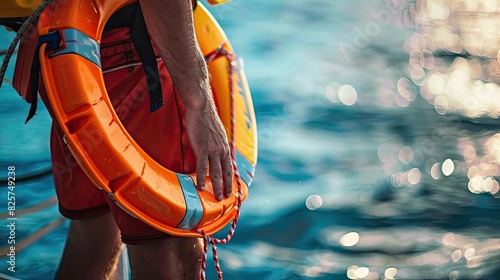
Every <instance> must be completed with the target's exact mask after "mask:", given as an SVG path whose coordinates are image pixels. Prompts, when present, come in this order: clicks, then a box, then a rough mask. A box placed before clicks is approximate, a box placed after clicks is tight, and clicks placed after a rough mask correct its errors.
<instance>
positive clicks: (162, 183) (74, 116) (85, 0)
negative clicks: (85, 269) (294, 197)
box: [38, 0, 257, 236]
mask: <svg viewBox="0 0 500 280" xmlns="http://www.w3.org/2000/svg"><path fill="white" fill-rule="evenodd" d="M134 2H136V1H134V0H120V1H119V0H79V1H67V0H56V2H55V3H54V4H53V5H51V6H49V7H48V8H47V9H45V11H44V12H43V13H42V14H41V15H40V18H39V20H38V34H39V36H43V35H45V34H49V33H52V32H58V33H59V34H60V35H61V36H62V40H61V42H60V46H59V47H58V48H57V49H56V50H48V49H47V46H46V44H44V45H42V46H41V47H40V65H41V72H42V77H43V82H44V84H45V87H46V90H47V95H48V100H49V102H50V105H51V107H52V109H53V113H54V117H55V119H56V121H57V122H58V124H59V125H60V127H61V128H62V130H63V132H64V135H65V139H66V142H67V144H68V147H69V149H70V151H71V152H72V154H73V155H74V156H75V158H76V159H77V161H78V163H79V164H80V165H81V167H82V168H83V170H84V171H85V172H86V174H87V175H88V176H89V178H90V179H91V180H92V182H93V183H94V184H95V185H96V186H99V187H101V188H102V189H103V190H104V191H106V192H107V193H108V194H109V195H110V197H112V198H113V199H114V201H115V202H116V203H117V204H118V205H119V206H120V207H122V208H123V209H124V210H126V211H127V212H129V213H130V214H132V215H133V216H135V217H137V218H139V219H141V220H142V221H144V222H145V223H147V224H149V225H151V226H153V227H155V228H157V229H159V230H161V231H163V232H167V233H170V234H173V235H178V236H200V234H199V233H197V232H196V230H199V229H201V230H203V231H204V232H205V233H207V234H213V233H215V232H217V231H219V230H220V229H222V228H223V227H224V226H226V225H227V224H228V223H230V222H231V220H232V219H233V218H234V217H235V215H236V212H237V209H236V208H237V207H236V205H237V191H236V188H233V195H232V196H231V197H229V198H224V199H223V200H222V201H220V202H219V201H217V200H215V198H214V195H213V190H212V186H211V182H210V180H209V179H208V178H207V181H206V188H205V190H204V191H202V192H199V191H197V189H196V187H195V184H194V182H196V178H195V174H178V173H175V172H172V171H170V170H167V169H165V168H164V167H163V166H161V165H160V164H158V163H157V162H155V161H154V160H153V159H152V158H151V157H150V156H149V155H147V154H146V153H145V152H144V151H143V150H142V149H141V147H140V146H138V145H137V143H135V141H134V140H133V139H132V138H131V136H130V135H129V134H128V133H127V131H126V130H125V128H124V127H123V125H122V124H121V122H120V120H119V118H118V117H117V115H116V113H115V111H114V109H113V106H112V105H111V102H110V100H109V98H108V95H107V92H106V88H105V85H104V80H103V75H102V71H101V68H100V57H99V43H100V40H101V36H102V32H103V29H104V26H105V24H106V22H107V20H108V19H109V18H110V17H111V15H112V14H113V13H115V12H116V11H117V10H119V9H120V8H122V7H124V6H126V5H129V4H132V3H134ZM194 18H195V28H196V33H197V37H198V38H197V39H198V42H199V45H200V48H201V50H202V52H203V53H204V54H205V55H206V54H209V53H211V52H213V51H214V50H216V49H217V48H218V47H220V46H222V45H223V44H224V43H225V45H224V48H225V49H226V50H227V51H228V52H232V48H231V45H230V44H229V42H228V40H227V38H226V36H225V34H224V33H223V31H222V29H221V28H220V26H219V25H218V24H217V22H216V21H215V20H214V18H213V17H212V16H211V15H210V13H209V12H208V11H207V10H206V9H205V7H203V5H201V4H200V5H199V6H198V8H197V9H196V11H195V13H194ZM229 66H230V62H229V61H228V60H226V59H224V58H220V59H215V60H213V61H212V62H210V63H209V71H210V74H211V76H212V81H211V83H212V88H213V90H214V99H215V100H216V105H217V107H218V110H219V115H220V118H221V120H222V122H223V124H224V126H225V127H226V131H227V133H228V137H229V138H230V139H231V137H232V135H231V133H232V132H234V140H235V145H236V146H235V147H236V150H235V153H236V159H237V167H238V170H239V173H240V178H241V179H240V180H241V181H240V182H241V183H242V194H243V196H242V199H245V198H246V197H247V195H248V186H249V185H250V183H251V181H252V177H253V173H254V170H255V165H256V160H257V141H256V136H257V133H256V121H255V115H254V109H253V104H252V100H251V96H250V91H249V88H248V84H247V81H246V78H245V75H244V73H243V71H242V70H241V69H240V70H237V71H234V72H233V76H232V77H229V72H228V67H229ZM230 78H232V79H230ZM229 81H232V83H233V88H234V89H235V94H234V98H231V92H230V90H229ZM231 101H232V102H233V103H232V105H233V106H234V107H233V108H234V121H235V124H234V128H233V131H231V129H230V128H231V118H230V111H231ZM236 183H237V182H236V178H233V185H234V186H236Z"/></svg>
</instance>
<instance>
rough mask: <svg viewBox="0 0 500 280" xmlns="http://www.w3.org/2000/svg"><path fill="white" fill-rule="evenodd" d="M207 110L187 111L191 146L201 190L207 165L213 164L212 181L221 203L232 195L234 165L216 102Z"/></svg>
mask: <svg viewBox="0 0 500 280" xmlns="http://www.w3.org/2000/svg"><path fill="white" fill-rule="evenodd" d="M206 107H207V109H204V110H193V109H189V108H188V107H186V112H185V117H184V118H185V120H186V130H187V134H188V138H189V142H190V143H191V146H192V147H193V150H194V153H195V155H196V178H197V185H198V188H199V189H200V190H204V188H205V178H206V175H207V163H209V164H210V178H211V180H212V186H213V190H214V194H215V198H216V199H217V200H222V192H223V190H222V186H224V195H225V196H226V197H229V196H230V195H231V192H232V181H233V165H232V162H231V153H230V149H229V146H228V143H227V136H226V131H225V129H224V127H223V126H222V123H221V121H220V119H219V116H218V115H217V111H216V108H215V106H213V102H210V104H208V106H206Z"/></svg>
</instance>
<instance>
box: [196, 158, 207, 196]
mask: <svg viewBox="0 0 500 280" xmlns="http://www.w3.org/2000/svg"><path fill="white" fill-rule="evenodd" d="M207 159H208V158H207V156H200V157H198V158H197V159H196V181H197V182H196V184H197V185H198V189H199V190H200V191H202V190H204V189H205V178H206V177H207Z"/></svg>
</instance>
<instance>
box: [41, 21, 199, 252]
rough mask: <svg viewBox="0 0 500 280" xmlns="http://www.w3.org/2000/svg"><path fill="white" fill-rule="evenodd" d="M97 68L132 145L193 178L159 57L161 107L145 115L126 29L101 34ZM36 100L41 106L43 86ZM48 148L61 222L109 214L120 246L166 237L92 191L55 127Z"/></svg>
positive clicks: (175, 100) (178, 112) (140, 74)
mask: <svg viewBox="0 0 500 280" xmlns="http://www.w3.org/2000/svg"><path fill="white" fill-rule="evenodd" d="M101 64H102V71H103V74H104V80H105V83H106V88H107V90H108V95H109V97H110V99H111V102H112V104H113V106H114V108H115V111H116V112H117V114H118V116H119V118H120V120H121V122H122V123H123V125H124V126H125V128H126V129H127V130H128V132H129V133H130V135H131V136H132V137H133V138H134V140H135V141H136V142H137V143H138V144H139V145H140V146H141V147H142V148H143V149H144V151H146V152H147V153H148V154H149V155H151V157H152V158H154V159H155V160H156V161H157V162H159V163H160V164H162V165H163V166H165V167H166V168H168V169H170V170H172V171H175V172H181V173H190V172H193V171H194V170H195V163H196V160H195V156H194V154H193V151H192V149H191V147H190V145H189V142H188V138H187V135H186V129H185V126H184V120H183V115H184V107H183V104H182V101H181V99H180V96H179V94H178V93H177V91H176V89H175V87H174V85H173V83H172V80H171V79H170V76H169V74H168V71H167V69H166V68H165V65H164V64H163V61H162V60H161V59H160V58H159V56H157V64H158V69H159V71H160V77H161V87H162V92H163V106H162V107H160V108H159V109H158V110H156V111H154V112H153V113H150V112H149V108H150V101H149V91H148V87H147V82H146V77H145V74H144V71H143V69H142V64H141V61H140V59H139V56H138V54H137V52H136V51H135V47H134V44H133V43H132V41H131V39H130V35H129V31H128V28H120V29H113V30H111V31H108V32H106V33H105V34H103V39H102V42H101ZM40 94H41V96H42V98H43V99H44V100H46V96H45V95H46V93H45V89H44V88H43V85H42V86H41V88H40ZM68 94H71V93H68ZM46 104H47V103H46ZM49 111H50V108H49ZM50 148H51V154H52V164H53V174H54V182H55V186H56V192H57V197H58V199H59V211H60V212H61V214H62V215H63V216H65V217H67V218H69V219H72V220H78V219H86V218H90V217H95V216H98V215H101V214H103V213H106V212H108V211H111V212H112V214H113V216H114V218H115V221H116V223H117V224H118V227H119V228H120V230H121V234H122V241H123V242H124V243H127V244H146V243H152V242H155V241H157V240H160V239H163V238H166V237H168V236H169V235H168V234H165V233H163V232H160V231H158V230H156V229H154V228H152V227H150V226H148V225H146V224H145V223H143V222H141V221H140V220H138V219H136V218H134V217H132V216H130V215H129V214H127V213H126V212H124V211H123V210H122V209H121V208H119V207H118V206H117V205H115V203H114V202H113V201H112V200H111V199H109V198H108V196H107V195H106V193H105V192H104V191H102V190H99V189H98V188H96V187H95V186H94V185H93V184H92V182H91V181H90V180H89V179H88V177H87V175H86V174H85V173H84V172H83V171H82V169H81V168H80V166H79V165H78V163H77V162H76V161H75V159H74V157H73V156H72V155H71V153H70V151H69V150H68V148H67V146H66V144H65V142H64V139H63V134H62V132H61V130H60V128H59V127H58V125H57V124H56V123H53V125H52V132H51V141H50Z"/></svg>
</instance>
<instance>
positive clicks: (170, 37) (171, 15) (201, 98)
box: [139, 0, 233, 200]
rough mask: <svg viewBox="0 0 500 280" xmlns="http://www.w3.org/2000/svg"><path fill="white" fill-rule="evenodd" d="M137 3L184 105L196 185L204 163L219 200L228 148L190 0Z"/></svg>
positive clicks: (227, 180)
mask: <svg viewBox="0 0 500 280" xmlns="http://www.w3.org/2000/svg"><path fill="white" fill-rule="evenodd" d="M139 2H140V5H141V8H142V12H143V14H144V20H145V22H146V26H147V29H148V32H149V34H150V35H151V38H152V40H153V42H154V43H155V45H156V48H157V50H158V52H159V53H160V56H161V57H162V59H163V61H164V62H165V65H166V66H167V69H168V71H169V73H170V76H171V77H172V81H173V83H174V85H175V86H176V87H177V89H178V91H179V94H180V96H181V99H182V102H183V103H184V107H185V121H186V130H187V134H188V138H189V142H190V143H191V146H192V147H193V150H194V153H195V155H196V177H197V185H198V188H199V189H200V190H203V189H204V188H205V177H206V174H207V161H208V163H209V165H210V177H211V180H212V184H213V187H214V193H215V197H216V198H217V199H218V200H221V199H222V184H224V194H225V196H226V197H229V196H230V195H231V192H232V177H233V168H232V163H231V156H230V150H229V146H228V142H227V136H226V131H225V129H224V127H223V125H222V123H221V121H220V119H219V116H218V115H217V108H216V107H215V104H214V101H213V98H212V90H211V88H210V83H209V75H208V70H207V64H206V62H205V58H204V57H203V55H202V53H201V51H200V49H199V47H198V43H197V41H196V36H195V31H194V22H193V10H192V6H191V5H192V3H191V0H140V1H139ZM222 181H223V182H222Z"/></svg>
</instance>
